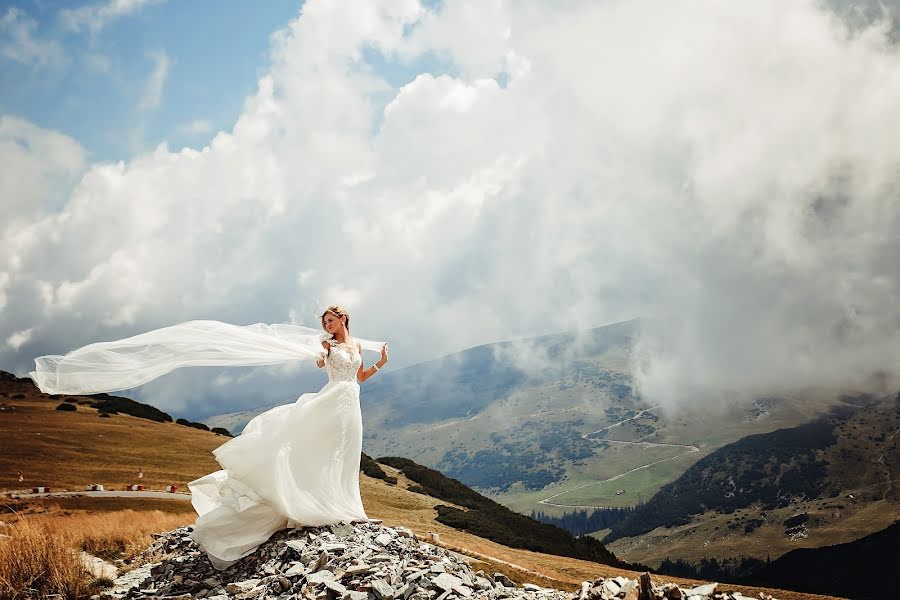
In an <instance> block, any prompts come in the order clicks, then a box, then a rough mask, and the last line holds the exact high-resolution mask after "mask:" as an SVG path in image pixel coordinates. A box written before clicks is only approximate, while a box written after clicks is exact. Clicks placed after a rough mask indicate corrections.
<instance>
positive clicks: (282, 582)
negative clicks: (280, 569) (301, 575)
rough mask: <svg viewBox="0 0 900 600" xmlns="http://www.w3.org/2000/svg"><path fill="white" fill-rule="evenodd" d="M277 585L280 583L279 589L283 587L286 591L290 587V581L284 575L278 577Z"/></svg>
mask: <svg viewBox="0 0 900 600" xmlns="http://www.w3.org/2000/svg"><path fill="white" fill-rule="evenodd" d="M278 585H280V586H281V589H283V590H284V591H288V590H289V589H291V582H290V581H288V578H287V577H284V576H281V577H279V578H278Z"/></svg>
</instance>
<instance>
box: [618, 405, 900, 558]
mask: <svg viewBox="0 0 900 600" xmlns="http://www.w3.org/2000/svg"><path fill="white" fill-rule="evenodd" d="M873 417H874V418H873ZM863 422H865V423H866V426H865V427H863V426H862V423H863ZM898 428H900V395H898V396H890V397H886V398H883V399H881V400H880V401H877V402H873V403H871V404H870V405H867V406H865V407H863V408H860V409H851V408H845V409H842V410H840V411H836V412H835V414H832V415H830V416H827V417H822V418H820V419H817V420H815V421H813V422H810V423H807V424H804V425H800V426H798V427H792V428H788V429H779V430H777V431H773V432H771V433H765V434H757V435H751V436H747V437H745V438H743V439H741V440H738V441H737V442H734V443H731V444H728V445H726V446H724V447H722V448H720V449H718V450H716V451H715V452H713V453H711V454H710V455H708V456H706V457H705V458H703V459H701V460H699V461H697V463H696V464H694V465H693V466H692V467H690V468H689V469H688V470H687V471H685V472H684V474H682V475H681V476H680V477H679V478H678V479H676V480H675V481H673V482H671V483H669V484H666V485H665V486H663V487H662V489H660V490H659V492H657V493H656V494H655V495H654V496H653V497H652V498H651V499H650V500H649V501H647V503H646V504H644V505H643V506H641V507H640V508H639V509H638V510H636V511H635V513H634V514H632V515H631V516H630V517H629V518H627V519H625V520H624V521H622V522H620V523H618V524H617V525H615V526H614V527H613V528H612V532H611V533H610V534H609V535H608V536H607V537H606V538H605V539H607V540H608V541H613V540H616V539H618V538H621V537H633V536H636V535H640V534H643V533H647V532H649V531H652V530H653V529H655V528H657V527H660V526H674V525H683V524H685V523H689V522H690V521H691V518H692V517H693V516H694V515H698V514H701V513H703V512H706V511H715V512H719V513H725V514H729V513H733V512H735V510H737V509H740V508H746V507H749V506H754V505H758V506H759V507H760V509H761V510H763V511H765V510H771V509H774V508H777V507H786V506H789V505H790V504H791V503H792V502H793V501H795V500H798V499H799V500H807V499H814V498H832V497H836V496H838V495H839V494H840V492H841V490H843V489H847V488H856V487H859V486H861V485H867V484H877V483H879V482H885V484H886V486H885V488H884V490H882V491H883V493H884V494H887V495H889V496H890V497H892V498H894V499H897V500H900V490H898V488H897V487H895V486H894V485H893V484H892V483H891V480H892V473H893V472H895V470H896V469H897V467H900V451H898V447H897V440H896V439H895V434H896V431H897V429H898ZM861 467H863V468H861Z"/></svg>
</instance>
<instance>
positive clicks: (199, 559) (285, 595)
mask: <svg viewBox="0 0 900 600" xmlns="http://www.w3.org/2000/svg"><path fill="white" fill-rule="evenodd" d="M191 529H192V528H191V527H190V526H187V527H181V528H178V529H176V530H174V531H171V532H169V533H166V534H163V535H161V536H160V537H158V538H157V539H156V541H155V542H154V543H153V544H152V545H151V547H150V548H148V549H147V550H146V551H145V553H146V554H148V555H156V554H159V553H164V554H165V555H167V556H168V558H166V559H165V560H163V561H162V562H159V563H156V564H153V565H150V566H149V567H147V571H148V576H147V577H146V578H143V580H142V581H139V582H134V578H135V577H134V575H132V576H131V581H130V582H129V583H130V584H131V585H130V587H128V588H127V589H122V588H121V586H119V587H117V588H114V590H112V591H110V592H107V593H106V594H104V596H106V597H115V598H127V599H138V598H151V597H168V598H178V599H179V600H182V599H183V600H188V598H205V599H206V600H226V599H230V598H237V599H241V600H244V599H246V600H249V599H256V598H264V597H265V598H282V599H285V600H287V599H289V598H290V599H297V600H303V599H307V600H313V599H315V600H335V599H340V600H369V599H372V600H449V599H457V598H532V599H542V600H568V598H569V597H570V596H571V593H570V592H563V591H560V590H553V589H546V588H541V587H539V586H536V585H533V584H530V583H526V584H525V585H524V586H522V587H518V586H517V585H516V584H515V583H513V582H512V581H511V580H510V579H509V578H507V577H506V576H504V575H503V574H501V573H495V574H493V575H486V574H485V573H484V572H483V571H473V570H472V568H471V567H470V566H469V565H468V564H467V563H466V562H465V560H463V558H462V557H461V555H458V554H456V553H453V552H451V551H448V550H447V549H445V548H442V547H440V546H435V545H433V544H429V543H427V542H423V541H419V540H418V539H417V537H416V536H415V534H414V533H413V532H412V531H410V530H409V529H406V528H404V527H386V526H384V525H382V524H380V523H378V522H372V521H370V522H365V523H354V524H338V525H330V526H325V527H307V528H303V529H287V530H283V531H280V532H278V533H276V534H275V535H273V536H272V537H271V538H270V539H269V540H268V541H267V542H266V543H265V544H263V545H262V546H260V547H259V548H258V549H257V550H256V552H254V553H253V554H251V555H250V556H248V557H246V558H244V559H242V560H240V561H238V562H237V563H236V564H234V565H232V566H231V567H230V568H228V569H226V570H224V571H217V570H216V569H215V568H214V567H213V566H212V564H211V563H210V562H209V559H208V558H207V557H206V554H205V553H204V552H202V551H201V550H200V549H199V548H198V547H197V545H196V543H195V542H194V541H193V540H192V539H191V537H190V533H191ZM123 581H124V580H123ZM117 583H120V582H117Z"/></svg>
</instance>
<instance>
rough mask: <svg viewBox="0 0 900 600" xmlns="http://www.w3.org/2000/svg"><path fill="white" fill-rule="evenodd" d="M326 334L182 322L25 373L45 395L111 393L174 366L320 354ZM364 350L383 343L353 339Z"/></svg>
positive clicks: (46, 359) (39, 362) (269, 361)
mask: <svg viewBox="0 0 900 600" xmlns="http://www.w3.org/2000/svg"><path fill="white" fill-rule="evenodd" d="M328 337H330V336H329V334H327V333H325V332H323V331H321V330H319V329H313V328H311V327H304V326H302V325H287V324H283V323H275V324H272V325H267V324H265V323H256V324H254V325H232V324H230V323H223V322H221V321H209V320H198V321H187V322H184V323H179V324H177V325H171V326H169V327H163V328H161V329H154V330H152V331H147V332H145V333H141V334H139V335H135V336H133V337H129V338H125V339H121V340H116V341H112V342H97V343H94V344H89V345H87V346H84V347H82V348H78V349H77V350H72V351H71V352H69V353H68V354H66V355H65V356H59V355H47V356H39V357H37V358H35V359H34V364H35V370H34V371H32V372H31V373H29V375H31V378H32V380H34V383H35V384H36V385H37V386H38V387H39V388H40V389H41V391H42V392H44V393H47V394H92V393H99V392H114V391H118V390H126V389H129V388H133V387H137V386H139V385H143V384H145V383H147V382H148V381H151V380H153V379H156V378H157V377H159V376H161V375H165V374H166V373H169V372H171V371H173V370H175V369H178V368H179V367H234V366H254V365H274V364H281V363H286V362H291V361H295V360H315V359H318V358H321V357H322V355H323V353H324V350H323V348H322V340H324V339H326V338H328ZM353 339H354V340H355V341H357V342H360V344H361V345H362V348H363V350H371V351H374V352H379V351H380V350H381V347H382V345H383V342H377V341H372V340H365V339H361V338H356V337H354V338H353Z"/></svg>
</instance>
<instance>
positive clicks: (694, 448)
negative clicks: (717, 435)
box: [537, 406, 700, 508]
mask: <svg viewBox="0 0 900 600" xmlns="http://www.w3.org/2000/svg"><path fill="white" fill-rule="evenodd" d="M656 408H659V406H651V407H650V408H645V409H643V410H642V411H640V412H638V413H637V414H635V415H634V416H632V417H628V418H627V419H622V420H621V421H619V422H617V423H613V424H612V425H607V426H606V427H603V428H601V429H598V430H597V431H592V432H590V433H585V434H583V435H582V436H581V437H582V439H585V440H594V441H602V442H604V443H608V444H627V445H635V446H642V447H645V448H649V447H667V448H684V449H685V451H684V452H681V453H680V454H676V455H675V456H671V457H669V458H663V459H660V460H654V461H652V462H649V463H647V464H645V465H641V466H639V467H635V468H633V469H628V470H627V471H623V472H622V473H619V474H618V475H613V476H612V477H609V478H608V479H603V480H600V481H592V482H590V483H584V484H582V485H578V486H575V487H573V488H569V489H567V490H563V491H562V492H557V493H555V494H553V495H552V496H547V497H546V498H544V499H543V500H538V501H537V503H538V504H544V505H546V506H559V507H562V508H607V507H606V506H588V505H584V504H558V503H555V502H550V500H553V499H554V498H558V497H559V496H563V495H565V494H568V493H569V492H574V491H575V490H580V489H584V488H586V487H590V486H592V485H600V484H601V483H607V482H609V481H615V480H616V479H620V478H622V477H624V476H626V475H628V474H630V473H634V472H635V471H640V470H642V469H647V468H649V467H652V466H653V465H658V464H660V463H664V462H668V461H670V460H675V459H676V458H680V457H682V456H685V455H686V454H691V453H692V452H699V451H700V448H698V447H697V446H693V445H690V444H664V443H662V442H645V441H637V442H627V441H624V440H607V439H597V438H595V437H592V436H595V435H597V434H598V433H603V432H604V431H607V430H609V429H612V428H613V427H618V426H619V425H622V424H623V423H627V422H628V421H633V420H634V419H638V418H640V417H641V416H643V415H644V413H646V412H649V411H651V410H654V409H656Z"/></svg>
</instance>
